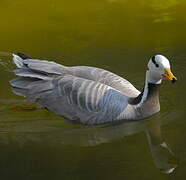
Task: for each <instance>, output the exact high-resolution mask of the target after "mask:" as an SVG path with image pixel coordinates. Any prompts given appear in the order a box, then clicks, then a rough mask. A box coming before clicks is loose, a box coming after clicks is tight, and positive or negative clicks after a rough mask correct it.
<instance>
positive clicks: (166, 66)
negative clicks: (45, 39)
mask: <svg viewBox="0 0 186 180" xmlns="http://www.w3.org/2000/svg"><path fill="white" fill-rule="evenodd" d="M13 62H14V63H15V64H16V66H17V69H16V70H15V71H14V72H15V74H16V75H17V76H19V77H18V78H16V79H13V80H11V81H10V84H11V86H12V89H13V91H14V93H16V94H17V95H21V96H25V97H27V98H29V99H30V100H32V101H34V102H37V103H38V104H40V105H42V106H43V107H45V108H46V109H48V110H49V111H52V112H54V113H56V114H58V115H61V116H63V117H66V118H68V119H70V120H72V121H74V122H80V123H83V124H101V123H107V122H117V121H121V120H123V121H125V120H140V119H144V118H147V117H150V116H152V115H153V114H155V113H157V112H159V110H160V105H159V89H160V84H161V82H162V79H167V80H170V81H172V82H173V83H174V82H176V80H177V79H176V77H175V76H174V75H173V74H172V72H171V70H170V63H169V60H168V59H167V58H166V57H164V56H162V55H156V56H153V57H152V58H151V59H150V60H149V62H148V69H147V71H146V80H145V86H144V88H143V90H142V92H140V91H138V90H137V89H136V88H135V87H134V86H133V85H132V84H131V83H130V82H129V81H127V80H126V79H124V78H122V77H120V76H118V75H116V74H114V73H112V72H109V71H107V70H104V69H100V68H95V67H88V66H73V67H66V66H63V65H60V64H57V63H55V62H49V61H45V60H36V59H32V58H30V57H28V56H27V55H25V54H23V53H18V54H17V55H15V54H13Z"/></svg>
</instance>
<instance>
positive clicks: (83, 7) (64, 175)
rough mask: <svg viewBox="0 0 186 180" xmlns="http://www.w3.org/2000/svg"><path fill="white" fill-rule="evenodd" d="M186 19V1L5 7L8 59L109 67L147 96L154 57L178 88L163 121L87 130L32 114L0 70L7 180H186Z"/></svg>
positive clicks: (1, 44)
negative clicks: (168, 67)
mask: <svg viewBox="0 0 186 180" xmlns="http://www.w3.org/2000/svg"><path fill="white" fill-rule="evenodd" d="M185 10H186V1H185V0H166V1H164V0H148V1H147V0H133V1H131V0H99V1H98V0H79V1H77V0H68V1H65V0H61V1H60V0H45V1H44V0H40V1H36V0H32V1H30V0H27V1H24V0H14V1H11V0H1V1H0V20H1V21H0V23H1V26H0V51H1V52H25V53H28V54H29V55H31V56H33V57H34V58H40V59H48V60H55V61H56V62H58V63H62V64H64V65H89V66H96V67H101V68H105V69H108V70H110V71H112V72H115V73H116V74H119V75H121V76H123V77H125V78H127V79H128V80H130V81H131V82H132V83H133V84H134V85H135V86H136V87H137V88H139V89H141V88H142V87H143V84H144V75H145V70H146V64H147V61H148V59H149V57H150V56H152V55H154V54H157V53H160V54H163V55H165V56H167V57H168V58H169V59H170V61H171V64H172V69H173V72H174V74H175V75H176V76H177V78H178V80H179V81H178V83H176V84H174V85H173V84H170V83H169V82H164V83H163V84H162V87H161V95H160V101H161V112H160V113H159V114H157V115H156V116H154V117H152V118H150V119H148V120H146V121H141V122H135V123H125V124H121V125H116V126H97V127H88V126H82V125H73V124H70V123H68V121H66V120H65V119H63V118H61V117H58V116H56V115H54V114H52V113H50V112H47V111H45V110H40V109H34V108H33V109H32V108H30V106H33V107H34V105H33V104H31V103H30V102H28V101H26V100H25V99H24V98H22V97H18V96H16V95H14V94H13V93H12V92H11V89H10V86H9V83H8V81H9V80H10V79H11V78H13V77H14V75H13V74H12V73H10V72H8V71H6V70H5V67H4V66H0V80H1V91H0V179H2V180H9V179H19V180H20V179H24V180H32V179H34V180H35V179H40V180H44V179H45V180H46V179H50V180H51V179H52V180H99V179H107V180H113V179H116V180H120V179H125V180H129V179H130V180H137V179H140V180H149V179H152V180H153V179H154V180H157V179H158V180H167V179H170V180H173V179H176V180H185V177H186V145H185V139H186V131H185V129H186V123H185V121H186V114H185V106H186V102H185V99H186V98H185V96H186V90H185V88H186V84H185V78H186V51H185V49H186V15H185ZM0 54H1V55H0V59H1V61H0V63H1V64H3V65H6V64H7V63H8V64H9V63H10V57H8V56H6V55H5V54H4V55H3V53H0ZM163 142H164V143H166V144H167V146H166V147H163V146H161V145H160V144H161V143H163ZM176 166H177V168H176V169H175V171H174V172H173V173H171V174H165V173H163V172H165V171H166V170H167V169H170V168H171V167H176Z"/></svg>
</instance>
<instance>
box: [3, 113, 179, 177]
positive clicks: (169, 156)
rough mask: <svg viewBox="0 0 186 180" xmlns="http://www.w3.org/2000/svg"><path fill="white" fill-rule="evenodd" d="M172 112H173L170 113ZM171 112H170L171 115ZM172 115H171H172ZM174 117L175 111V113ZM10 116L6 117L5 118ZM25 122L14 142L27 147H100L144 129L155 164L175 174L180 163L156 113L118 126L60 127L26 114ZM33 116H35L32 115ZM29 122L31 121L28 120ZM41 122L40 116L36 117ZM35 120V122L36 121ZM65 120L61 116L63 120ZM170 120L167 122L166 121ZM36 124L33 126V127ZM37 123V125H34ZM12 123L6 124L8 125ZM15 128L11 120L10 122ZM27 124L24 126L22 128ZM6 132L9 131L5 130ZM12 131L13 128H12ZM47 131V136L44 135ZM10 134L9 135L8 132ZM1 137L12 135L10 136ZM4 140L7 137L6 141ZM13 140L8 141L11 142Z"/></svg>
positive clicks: (13, 139) (165, 171) (14, 136)
mask: <svg viewBox="0 0 186 180" xmlns="http://www.w3.org/2000/svg"><path fill="white" fill-rule="evenodd" d="M170 114H171V113H170ZM170 114H169V115H170ZM169 115H168V116H169ZM171 116H172V114H171ZM4 118H5V119H6V117H4ZM22 118H23V119H24V120H23V121H21V117H20V118H19V122H17V123H18V124H19V123H20V122H21V123H23V124H22V125H21V126H19V125H18V126H16V129H15V133H14V135H13V136H11V142H12V141H14V142H17V143H18V144H21V145H22V146H24V143H25V142H29V143H32V142H33V141H34V142H33V143H34V144H35V143H36V144H37V143H39V144H45V142H46V144H48V143H50V144H54V145H56V144H57V146H60V145H62V146H63V145H65V146H66V145H73V146H97V145H100V144H103V143H111V142H113V141H114V140H118V139H122V138H123V137H125V136H129V135H133V134H136V133H139V132H144V133H145V135H146V137H147V141H148V144H149V149H150V152H151V155H152V159H153V162H154V164H155V166H156V167H157V168H158V169H159V170H160V171H161V172H163V173H166V174H169V173H172V172H173V171H174V170H175V168H176V167H177V166H178V160H177V158H176V157H175V155H174V153H173V152H172V150H171V149H170V147H169V146H168V145H167V143H166V142H165V141H164V140H163V138H162V135H161V125H162V124H165V122H164V121H162V120H160V119H163V118H162V116H161V117H159V115H156V116H154V117H153V118H151V119H149V120H142V121H134V122H125V123H123V124H115V125H108V126H107V125H104V126H103V125H101V126H93V127H90V126H79V125H72V127H71V125H70V127H69V126H63V127H62V126H59V124H58V125H56V126H55V127H54V124H53V125H51V124H50V123H54V121H51V119H50V117H48V118H49V119H47V118H46V119H45V120H42V122H41V124H40V125H39V124H38V123H36V125H34V124H31V125H29V123H28V121H29V120H28V121H27V120H25V117H22ZM29 118H31V119H32V117H29ZM33 119H34V120H35V115H34V113H33ZM166 119H167V116H166ZM26 121H27V124H25V122H26ZM36 121H37V122H38V119H37V120H36ZM36 121H35V122H36ZM59 122H61V119H60V120H59ZM166 123H167V122H166ZM31 126H32V127H31ZM33 126H34V127H33ZM7 127H8V126H6V128H7ZM10 127H11V122H10ZM22 127H24V128H22ZM4 131H7V132H8V131H9V130H8V129H5V130H4ZM10 131H11V130H10ZM43 133H44V136H41V134H43ZM5 136H7V135H5ZM1 138H5V139H6V138H10V136H7V137H3V134H2V136H1ZM5 139H4V140H5ZM8 141H9V139H7V140H6V142H8Z"/></svg>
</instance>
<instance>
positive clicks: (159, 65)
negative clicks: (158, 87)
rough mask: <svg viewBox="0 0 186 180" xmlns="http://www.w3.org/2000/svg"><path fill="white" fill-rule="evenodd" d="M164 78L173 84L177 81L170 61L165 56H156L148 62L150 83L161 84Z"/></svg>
mask: <svg viewBox="0 0 186 180" xmlns="http://www.w3.org/2000/svg"><path fill="white" fill-rule="evenodd" d="M163 78H165V79H167V80H170V81H172V82H173V83H174V82H176V80H177V78H176V77H175V76H174V75H173V74H172V72H171V70H170V63H169V60H168V59H167V58H166V57H165V56H162V55H155V56H153V57H152V58H151V59H150V60H149V62H148V82H150V83H154V84H160V83H161V81H162V79H163Z"/></svg>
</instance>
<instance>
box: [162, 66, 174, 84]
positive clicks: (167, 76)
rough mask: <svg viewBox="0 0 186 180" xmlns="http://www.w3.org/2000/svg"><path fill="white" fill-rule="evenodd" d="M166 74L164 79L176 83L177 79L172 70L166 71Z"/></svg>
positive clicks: (167, 69) (166, 69)
mask: <svg viewBox="0 0 186 180" xmlns="http://www.w3.org/2000/svg"><path fill="white" fill-rule="evenodd" d="M164 71H165V73H164V74H163V77H164V78H165V79H167V80H169V81H172V83H175V82H176V81H177V78H176V77H175V76H174V75H173V73H172V72H171V70H170V68H165V69H164Z"/></svg>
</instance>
